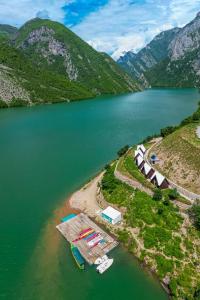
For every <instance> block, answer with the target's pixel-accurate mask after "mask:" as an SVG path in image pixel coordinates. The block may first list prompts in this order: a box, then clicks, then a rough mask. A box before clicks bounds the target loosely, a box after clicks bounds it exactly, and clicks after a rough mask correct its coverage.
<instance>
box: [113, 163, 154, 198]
mask: <svg viewBox="0 0 200 300" xmlns="http://www.w3.org/2000/svg"><path fill="white" fill-rule="evenodd" d="M119 162H120V160H119V161H118V162H117V164H116V167H115V171H114V175H115V177H116V178H117V179H119V180H120V181H122V182H124V183H126V184H127V185H129V186H131V187H133V188H135V189H138V190H141V191H143V192H145V193H147V194H148V195H150V196H153V192H152V190H150V189H149V188H147V187H145V186H143V185H142V184H141V183H140V182H139V181H137V180H134V179H131V178H129V177H128V176H126V175H124V174H122V173H121V172H120V171H119V170H117V167H118V164H119Z"/></svg>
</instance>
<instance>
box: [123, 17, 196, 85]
mask: <svg viewBox="0 0 200 300" xmlns="http://www.w3.org/2000/svg"><path fill="white" fill-rule="evenodd" d="M152 49H153V51H152ZM127 57H130V54H126V55H125V56H124V57H122V58H120V60H119V61H118V63H119V64H120V65H121V66H122V67H123V68H124V69H125V70H127V71H128V72H129V73H131V74H132V76H133V77H136V78H139V79H140V81H141V83H142V85H143V86H165V87H199V86H200V13H198V14H197V16H196V18H195V19H194V20H193V21H192V22H190V23H189V24H187V25H186V26H185V27H183V28H181V29H178V28H175V29H172V30H170V31H165V32H163V33H161V34H160V35H158V36H157V37H156V38H155V39H154V40H153V41H152V42H151V43H150V44H149V45H147V46H146V47H145V48H144V49H142V50H141V51H140V52H139V53H138V54H136V55H135V54H134V55H132V56H131V59H129V60H128V62H127ZM138 66H139V67H138Z"/></svg>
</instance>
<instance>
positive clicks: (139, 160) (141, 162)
mask: <svg viewBox="0 0 200 300" xmlns="http://www.w3.org/2000/svg"><path fill="white" fill-rule="evenodd" d="M144 163H145V161H144V159H143V157H142V156H140V155H139V156H138V157H137V158H136V164H137V166H138V168H140V167H141V166H143V164H144Z"/></svg>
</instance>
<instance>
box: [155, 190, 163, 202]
mask: <svg viewBox="0 0 200 300" xmlns="http://www.w3.org/2000/svg"><path fill="white" fill-rule="evenodd" d="M162 198H163V194H162V191H161V189H156V190H155V191H154V194H153V199H154V200H156V201H160V200H162Z"/></svg>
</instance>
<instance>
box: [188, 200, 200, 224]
mask: <svg viewBox="0 0 200 300" xmlns="http://www.w3.org/2000/svg"><path fill="white" fill-rule="evenodd" d="M189 216H190V217H191V219H192V221H193V223H194V226H195V227H196V229H197V230H200V201H197V203H196V204H193V206H192V208H191V209H189Z"/></svg>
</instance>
